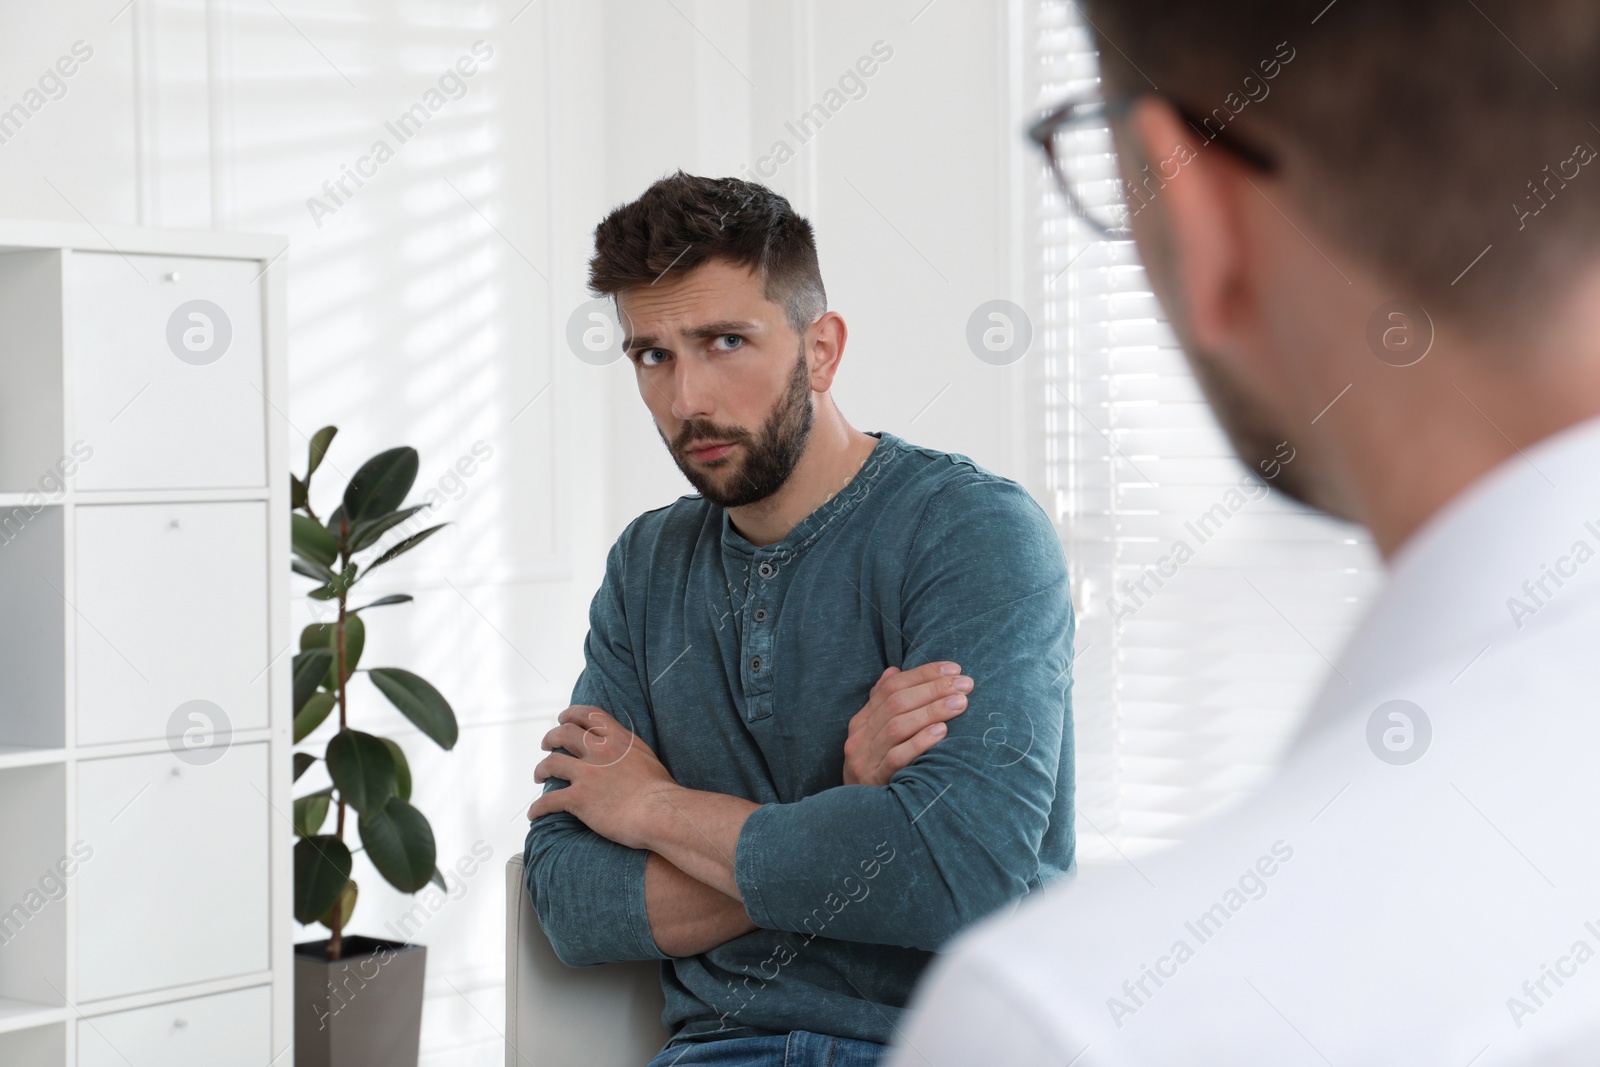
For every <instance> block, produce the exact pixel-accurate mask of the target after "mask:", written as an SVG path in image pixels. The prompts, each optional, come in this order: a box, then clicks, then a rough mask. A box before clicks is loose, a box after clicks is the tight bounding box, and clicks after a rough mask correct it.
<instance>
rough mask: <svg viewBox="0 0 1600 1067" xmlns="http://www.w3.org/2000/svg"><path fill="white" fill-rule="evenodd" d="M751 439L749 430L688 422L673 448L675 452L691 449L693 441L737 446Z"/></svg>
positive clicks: (674, 440) (675, 440)
mask: <svg viewBox="0 0 1600 1067" xmlns="http://www.w3.org/2000/svg"><path fill="white" fill-rule="evenodd" d="M750 437H751V434H750V432H749V431H748V430H742V429H739V428H737V427H729V428H728V429H722V428H721V427H718V426H713V425H712V424H711V423H707V422H686V423H684V424H683V427H682V428H681V429H680V430H679V431H678V436H677V437H676V438H674V439H673V442H672V448H673V451H675V452H682V451H683V450H684V449H686V448H688V447H689V443H690V442H691V441H727V442H728V443H730V444H735V443H738V442H741V441H747V440H749V439H750Z"/></svg>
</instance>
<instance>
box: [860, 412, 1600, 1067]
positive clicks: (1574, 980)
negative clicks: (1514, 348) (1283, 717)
mask: <svg viewBox="0 0 1600 1067" xmlns="http://www.w3.org/2000/svg"><path fill="white" fill-rule="evenodd" d="M1394 702H1404V703H1394ZM912 1009H913V1011H912V1014H911V1016H910V1018H909V1020H908V1022H907V1023H905V1024H904V1025H902V1026H901V1028H900V1036H899V1037H898V1039H897V1040H896V1043H895V1048H894V1053H893V1054H892V1056H891V1057H890V1059H889V1061H888V1063H889V1065H890V1067H947V1065H949V1067H954V1065H957V1064H960V1065H963V1067H965V1065H970V1064H981V1065H984V1067H1033V1065H1036V1064H1037V1065H1041V1067H1042V1065H1044V1064H1051V1065H1053V1067H1067V1065H1069V1064H1070V1065H1072V1067H1101V1065H1107V1064H1161V1065H1169V1064H1183V1065H1198V1064H1217V1065H1224V1064H1225V1065H1228V1067H1239V1065H1249V1064H1265V1065H1271V1067H1283V1065H1293V1064H1310V1065H1325V1064H1336V1065H1338V1067H1347V1065H1348V1067H1365V1065H1372V1064H1406V1065H1412V1064H1442V1065H1446V1067H1469V1065H1470V1067H1504V1065H1508V1064H1540V1065H1567V1064H1574V1065H1575V1064H1595V1063H1600V419H1595V420H1590V421H1588V422H1585V423H1583V424H1580V425H1578V426H1575V427H1572V428H1570V429H1568V430H1565V431H1563V432H1562V433H1559V434H1557V435H1555V436H1553V437H1551V438H1548V439H1547V440H1545V441H1543V442H1541V443H1540V444H1539V445H1538V446H1536V447H1533V448H1529V449H1527V450H1526V452H1525V453H1523V454H1519V455H1517V456H1515V457H1512V458H1511V459H1509V460H1507V461H1506V462H1505V463H1503V464H1501V465H1500V466H1499V467H1497V468H1496V469H1495V470H1493V471H1491V472H1490V473H1489V474H1487V475H1485V476H1484V477H1483V478H1482V479H1480V480H1479V481H1478V482H1477V483H1475V484H1474V485H1473V486H1472V487H1470V488H1469V489H1468V490H1466V491H1465V492H1463V493H1462V494H1460V495H1459V496H1458V497H1457V498H1456V499H1455V500H1453V501H1452V502H1451V503H1450V504H1449V505H1448V506H1446V507H1445V508H1443V509H1442V510H1441V511H1440V512H1439V513H1437V514H1436V515H1434V516H1433V517H1432V518H1431V519H1430V520H1429V521H1428V522H1427V523H1426V524H1425V525H1424V526H1423V527H1422V528H1421V529H1420V530H1419V531H1418V532H1417V533H1416V534H1415V535H1413V537H1412V538H1411V539H1410V540H1409V541H1408V542H1407V543H1406V544H1405V545H1404V546H1403V548H1402V549H1401V550H1400V552H1399V553H1397V555H1396V557H1395V559H1394V561H1393V566H1392V568H1391V572H1390V578H1389V582H1388V585H1387V587H1386V588H1385V590H1384V592H1383V594H1382V596H1381V597H1380V598H1379V600H1378V601H1377V603H1376V604H1375V605H1374V607H1373V609H1372V611H1371V613H1370V614H1369V615H1368V617H1367V618H1366V619H1365V621H1364V622H1363V623H1362V625H1361V627H1360V629H1359V631H1358V632H1357V634H1356V636H1355V637H1354V638H1353V639H1352V640H1351V643H1350V645H1349V647H1348V648H1347V649H1346V651H1345V653H1344V654H1343V655H1342V657H1341V658H1340V660H1339V663H1338V665H1337V667H1336V668H1335V671H1334V673H1333V674H1332V675H1331V676H1330V679H1329V681H1328V683H1327V684H1326V686H1325V688H1324V689H1323V691H1322V693H1321V695H1320V696H1319V698H1318V700H1317V702H1316V704H1315V706H1314V708H1313V710H1312V712H1311V715H1310V716H1309V717H1308V719H1307V725H1306V727H1305V729H1304V731H1303V732H1302V733H1301V735H1300V738H1299V739H1298V741H1297V742H1296V744H1295V745H1294V746H1293V747H1292V749H1291V751H1290V753H1289V755H1288V757H1287V758H1286V759H1285V761H1284V763H1283V765H1282V766H1281V768H1280V769H1279V771H1278V772H1277V774H1276V775H1275V777H1274V778H1273V780H1272V781H1271V782H1270V783H1269V784H1268V785H1267V786H1265V787H1264V788H1262V789H1261V790H1260V791H1259V792H1257V793H1255V794H1254V795H1253V796H1251V797H1250V798H1249V799H1247V800H1245V801H1244V802H1243V803H1242V804H1240V805H1239V806H1238V807H1236V808H1235V809H1233V810H1232V811H1231V812H1230V813H1228V814H1226V815H1224V816H1222V817H1220V818H1218V819H1216V820H1214V821H1212V822H1210V823H1208V824H1206V825H1205V826H1204V827H1203V828H1201V829H1200V830H1199V831H1197V832H1196V833H1195V834H1194V836H1193V837H1191V838H1190V839H1189V840H1187V841H1185V842H1183V843H1182V844H1181V845H1178V846H1176V847H1174V848H1171V849H1169V850H1167V851H1165V852H1162V853H1160V854H1158V855H1154V856H1149V857H1145V858H1139V859H1134V860H1132V861H1130V862H1128V863H1125V864H1119V865H1118V866H1117V867H1116V868H1115V869H1111V870H1107V871H1104V872H1100V873H1095V874H1091V875H1089V876H1087V877H1080V878H1078V879H1075V880H1073V881H1068V882H1063V883H1058V884H1056V885H1053V886H1051V887H1050V888H1048V889H1046V890H1044V891H1042V892H1039V893H1035V894H1032V895H1031V896H1029V897H1027V898H1025V899H1024V900H1023V901H1022V902H1021V903H1020V904H1019V905H1018V906H1017V907H1016V908H1015V909H1014V910H1013V911H1012V912H1011V913H1010V914H1007V915H1003V916H997V917H994V918H991V919H989V920H987V921H985V922H983V923H981V924H979V925H978V926H977V927H975V928H973V929H971V930H969V931H967V932H966V933H964V934H962V935H961V936H960V937H958V938H956V939H955V941H953V942H952V943H951V944H950V945H949V946H948V947H947V951H946V953H945V954H943V955H942V956H941V957H940V959H939V960H938V962H937V963H936V964H935V965H934V966H933V967H932V968H930V970H929V972H928V974H927V975H926V976H925V978H924V981H923V983H922V984H921V985H920V986H919V987H918V991H917V994H916V997H915V999H914V1000H913V1002H912Z"/></svg>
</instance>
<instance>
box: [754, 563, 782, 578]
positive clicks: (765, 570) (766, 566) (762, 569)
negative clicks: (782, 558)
mask: <svg viewBox="0 0 1600 1067" xmlns="http://www.w3.org/2000/svg"><path fill="white" fill-rule="evenodd" d="M756 573H757V574H759V575H761V577H763V578H771V577H772V576H773V575H774V574H777V573H778V568H776V567H774V566H773V565H772V564H770V563H763V564H761V566H759V567H757V568H756Z"/></svg>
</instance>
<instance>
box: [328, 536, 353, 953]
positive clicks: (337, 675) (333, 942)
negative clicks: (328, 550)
mask: <svg viewBox="0 0 1600 1067" xmlns="http://www.w3.org/2000/svg"><path fill="white" fill-rule="evenodd" d="M339 533H340V540H341V541H343V540H345V539H346V538H348V537H349V536H350V524H349V522H347V521H346V520H344V519H343V518H341V519H340V520H339ZM341 562H342V563H343V564H344V565H345V566H349V565H350V557H349V554H348V553H346V554H345V556H344V559H343V560H342V561H341ZM347 605H348V601H347V599H346V593H345V592H344V589H343V587H342V586H341V587H340V592H339V621H338V622H337V623H336V624H335V630H334V634H335V644H336V645H337V648H338V654H337V657H336V659H335V661H334V676H333V680H334V684H335V685H336V686H337V690H336V691H337V693H338V694H339V729H340V730H341V731H343V730H345V729H346V728H347V726H348V724H347V723H346V721H345V694H344V689H345V669H344V663H345V659H344V621H345V608H346V606H347ZM334 833H335V834H337V835H338V837H339V840H340V841H341V842H342V841H344V794H343V793H340V794H339V822H338V825H337V827H336V828H335V830H334ZM343 905H344V893H343V891H342V890H341V891H340V894H339V901H338V903H337V904H335V905H334V915H333V936H332V937H330V938H328V959H330V960H337V959H339V957H340V956H341V955H342V954H343V952H344V918H345V916H344V907H343Z"/></svg>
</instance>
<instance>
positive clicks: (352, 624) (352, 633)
mask: <svg viewBox="0 0 1600 1067" xmlns="http://www.w3.org/2000/svg"><path fill="white" fill-rule="evenodd" d="M338 640H339V624H338V623H336V622H314V623H312V624H311V625H309V626H307V627H306V628H305V629H304V630H301V631H300V647H301V648H303V649H305V648H325V649H327V650H328V655H329V656H331V657H333V658H332V659H330V660H329V661H328V673H327V675H326V676H325V677H324V678H323V679H322V688H324V689H337V688H339V685H338V682H337V681H336V680H335V679H334V674H335V672H336V671H337V669H338V666H339V645H338ZM366 644H367V624H366V623H364V622H362V621H361V619H360V618H359V617H357V616H350V615H347V616H346V618H345V620H344V676H345V677H346V678H349V677H350V676H351V675H352V674H354V673H355V672H356V664H358V663H360V662H361V650H362V649H363V648H365V647H366Z"/></svg>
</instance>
